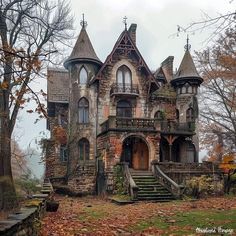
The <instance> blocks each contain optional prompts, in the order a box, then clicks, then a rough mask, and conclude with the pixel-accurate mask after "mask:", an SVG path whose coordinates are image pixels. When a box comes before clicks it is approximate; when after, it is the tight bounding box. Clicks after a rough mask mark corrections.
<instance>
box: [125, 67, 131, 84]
mask: <svg viewBox="0 0 236 236" xmlns="http://www.w3.org/2000/svg"><path fill="white" fill-rule="evenodd" d="M124 75H125V84H126V85H131V75H130V72H129V71H128V70H127V69H126V70H125V72H124Z"/></svg>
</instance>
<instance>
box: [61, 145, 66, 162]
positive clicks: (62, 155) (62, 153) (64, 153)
mask: <svg viewBox="0 0 236 236" xmlns="http://www.w3.org/2000/svg"><path fill="white" fill-rule="evenodd" d="M67 160H68V150H67V147H66V145H61V146H60V161H63V162H66V161H67Z"/></svg>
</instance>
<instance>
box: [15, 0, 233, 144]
mask: <svg viewBox="0 0 236 236" xmlns="http://www.w3.org/2000/svg"><path fill="white" fill-rule="evenodd" d="M230 2H231V3H230ZM235 6H236V4H235V1H232V0H191V1H190V0H71V9H72V14H73V15H74V18H75V24H74V29H75V32H76V33H75V34H76V35H78V34H79V32H80V29H81V26H80V21H81V19H82V13H84V14H85V20H86V21H87V23H88V26H87V32H88V34H89V36H90V39H91V42H92V44H93V46H94V49H95V51H96V53H97V55H98V57H99V58H100V60H102V61H103V62H104V60H105V59H106V57H107V55H108V54H109V53H110V52H111V50H112V48H113V46H114V44H115V42H116V40H117V39H118V37H119V35H120V34H121V32H122V31H123V30H124V24H123V23H122V21H123V17H124V16H127V18H128V19H127V23H128V27H129V25H130V24H131V23H136V24H137V25H138V26H137V34H136V35H137V47H138V49H139V51H140V52H141V54H142V55H143V58H144V60H145V61H146V63H147V64H148V66H149V68H150V69H151V70H155V69H157V67H158V66H159V65H160V63H161V62H162V61H163V60H164V59H165V58H166V57H168V56H170V55H171V56H174V57H175V60H174V68H177V67H178V66H179V64H180V62H181V59H182V57H183V54H184V45H185V44H186V37H187V35H186V34H185V33H182V34H180V35H179V36H177V35H176V33H177V25H180V26H182V27H187V26H188V25H189V24H190V23H192V22H194V21H200V20H202V18H203V16H204V14H205V13H207V14H208V15H209V16H211V17H216V16H218V15H219V14H225V13H227V12H230V11H231V12H232V11H234V10H235ZM210 33H211V31H210V30H209V29H208V30H207V31H203V32H198V33H192V34H189V38H190V44H191V52H192V54H193V53H194V50H202V49H203V48H204V47H206V43H204V41H205V39H206V38H207V37H208V35H209V34H210ZM71 50H72V49H68V53H70V51H71ZM66 56H67V55H65V57H66ZM42 86H44V90H46V88H45V85H42ZM34 120H35V116H34V115H31V114H26V113H24V112H21V115H20V117H19V123H18V125H17V126H18V128H17V129H16V132H15V134H16V136H17V137H18V142H19V143H20V145H21V147H22V148H26V147H27V146H28V145H29V143H30V142H31V145H34V141H33V140H34V139H35V138H36V137H39V136H40V135H39V133H40V132H41V131H45V130H46V121H41V122H38V123H37V124H34ZM19 137H20V138H19Z"/></svg>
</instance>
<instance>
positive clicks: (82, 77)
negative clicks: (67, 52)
mask: <svg viewBox="0 0 236 236" xmlns="http://www.w3.org/2000/svg"><path fill="white" fill-rule="evenodd" d="M87 81H88V73H87V71H86V70H85V68H84V67H82V68H81V69H80V71H79V84H87Z"/></svg>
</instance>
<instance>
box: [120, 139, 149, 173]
mask: <svg viewBox="0 0 236 236" xmlns="http://www.w3.org/2000/svg"><path fill="white" fill-rule="evenodd" d="M121 161H122V162H128V163H129V167H130V168H133V169H135V170H147V169H148V166H149V151H148V146H147V144H146V143H145V142H144V141H143V140H142V139H141V138H139V137H132V136H131V137H128V138H126V139H125V140H124V142H123V146H122V154H121Z"/></svg>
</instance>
